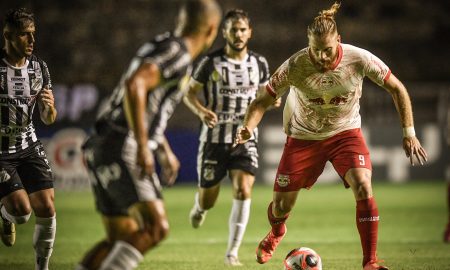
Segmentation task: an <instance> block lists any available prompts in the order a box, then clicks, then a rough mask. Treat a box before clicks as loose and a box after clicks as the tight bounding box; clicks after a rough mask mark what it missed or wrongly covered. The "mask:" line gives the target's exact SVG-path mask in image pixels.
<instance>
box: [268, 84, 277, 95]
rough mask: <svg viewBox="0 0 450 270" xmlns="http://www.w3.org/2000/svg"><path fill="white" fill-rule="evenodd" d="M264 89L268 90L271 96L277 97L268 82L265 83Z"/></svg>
mask: <svg viewBox="0 0 450 270" xmlns="http://www.w3.org/2000/svg"><path fill="white" fill-rule="evenodd" d="M266 90H267V92H269V95H271V96H272V97H273V98H276V97H277V93H275V91H274V90H273V88H272V86H270V83H268V84H267V85H266Z"/></svg>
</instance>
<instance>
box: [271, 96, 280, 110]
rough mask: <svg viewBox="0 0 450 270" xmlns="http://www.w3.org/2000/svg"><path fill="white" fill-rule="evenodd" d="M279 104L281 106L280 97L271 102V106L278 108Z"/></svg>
mask: <svg viewBox="0 0 450 270" xmlns="http://www.w3.org/2000/svg"><path fill="white" fill-rule="evenodd" d="M280 106H281V97H280V98H277V99H275V101H274V102H273V104H272V107H274V108H279V107H280Z"/></svg>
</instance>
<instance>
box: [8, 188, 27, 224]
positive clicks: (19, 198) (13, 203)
mask: <svg viewBox="0 0 450 270" xmlns="http://www.w3.org/2000/svg"><path fill="white" fill-rule="evenodd" d="M0 208H1V209H0V211H1V215H2V217H3V218H4V219H6V220H8V221H10V222H12V223H14V224H23V223H26V222H27V221H28V219H29V218H30V216H31V206H30V201H29V199H28V194H27V193H26V191H25V190H24V189H19V190H16V191H14V192H12V193H10V194H8V195H7V196H5V197H3V198H2V200H1V203H0Z"/></svg>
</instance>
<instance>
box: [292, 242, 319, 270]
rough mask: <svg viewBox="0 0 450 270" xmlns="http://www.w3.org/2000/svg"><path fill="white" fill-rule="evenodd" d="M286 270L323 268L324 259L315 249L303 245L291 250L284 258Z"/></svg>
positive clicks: (316, 269)
mask: <svg viewBox="0 0 450 270" xmlns="http://www.w3.org/2000/svg"><path fill="white" fill-rule="evenodd" d="M284 269H285V270H322V259H320V256H319V254H317V252H315V251H314V250H313V249H310V248H307V247H301V248H296V249H293V250H291V251H290V252H289V253H288V255H287V256H286V258H285V259H284Z"/></svg>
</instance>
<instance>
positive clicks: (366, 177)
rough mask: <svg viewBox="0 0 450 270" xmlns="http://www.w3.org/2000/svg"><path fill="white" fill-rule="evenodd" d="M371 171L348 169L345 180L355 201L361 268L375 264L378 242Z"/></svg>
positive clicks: (376, 214)
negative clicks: (361, 260) (361, 255)
mask: <svg viewBox="0 0 450 270" xmlns="http://www.w3.org/2000/svg"><path fill="white" fill-rule="evenodd" d="M371 176H372V175H371V171H370V170H368V169H365V168H356V169H350V170H348V172H347V173H346V174H345V180H346V181H347V183H348V184H349V185H350V187H351V188H352V191H353V194H354V196H355V199H356V226H357V228H358V232H359V236H360V240H361V246H362V250H363V266H365V265H366V264H368V263H370V262H376V260H377V256H376V252H377V241H378V223H379V219H380V217H379V214H378V207H377V204H376V201H375V198H374V197H373V191H372V184H371Z"/></svg>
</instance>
